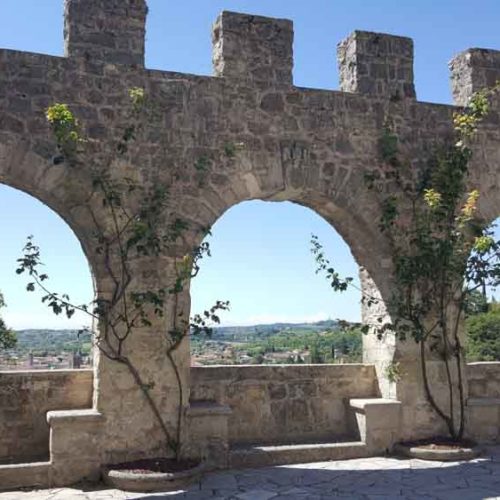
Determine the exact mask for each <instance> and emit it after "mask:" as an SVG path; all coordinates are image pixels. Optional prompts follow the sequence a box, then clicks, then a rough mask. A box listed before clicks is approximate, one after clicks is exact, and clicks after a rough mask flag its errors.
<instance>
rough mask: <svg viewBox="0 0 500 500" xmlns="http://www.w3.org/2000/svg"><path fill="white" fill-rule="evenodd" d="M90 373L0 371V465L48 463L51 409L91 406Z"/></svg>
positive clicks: (85, 371)
mask: <svg viewBox="0 0 500 500" xmlns="http://www.w3.org/2000/svg"><path fill="white" fill-rule="evenodd" d="M92 378H93V373H92V370H54V371H30V372H0V463H2V462H8V461H14V462H26V461H30V462H33V461H38V460H41V459H45V460H47V458H48V455H49V426H48V424H47V418H46V413H47V412H48V411H50V410H72V409H78V408H91V407H92Z"/></svg>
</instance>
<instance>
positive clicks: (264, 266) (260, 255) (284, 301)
mask: <svg viewBox="0 0 500 500" xmlns="http://www.w3.org/2000/svg"><path fill="white" fill-rule="evenodd" d="M312 235H316V236H317V237H318V241H319V242H321V244H322V245H323V247H324V253H325V256H326V257H327V258H328V259H329V260H330V262H331V265H332V266H333V267H334V268H335V270H336V271H337V272H338V273H339V275H340V276H342V277H352V278H353V283H352V285H353V286H349V287H348V289H347V290H346V291H345V292H343V293H339V292H334V291H333V290H332V287H331V286H330V283H329V282H328V280H327V278H326V275H325V273H324V272H319V273H317V272H316V269H317V267H318V266H317V263H316V261H315V256H314V255H313V254H312V252H311V248H312V245H311V237H312ZM206 241H208V242H209V244H210V247H211V251H212V256H211V257H210V258H208V259H206V260H204V261H203V262H202V263H201V269H200V271H199V275H198V276H197V277H196V278H195V279H194V280H193V283H192V285H191V296H192V311H193V312H195V313H196V312H199V311H202V310H205V309H207V308H208V307H209V306H210V305H211V304H213V303H215V302H216V301H217V300H229V301H230V303H231V309H230V311H228V312H223V313H222V314H221V326H220V327H216V328H214V330H213V334H212V336H211V337H210V338H203V337H202V338H193V339H192V341H191V355H192V364H194V365H207V364H235V365H240V364H310V363H311V364H324V363H346V362H351V363H352V362H360V361H361V354H362V353H361V332H360V330H359V329H357V328H356V326H357V325H358V324H359V323H360V321H361V313H360V298H361V293H360V291H359V279H358V266H357V264H356V262H355V260H354V258H353V256H352V254H351V252H350V250H349V247H348V245H347V244H346V243H345V241H344V240H343V239H342V237H341V236H340V235H339V234H338V233H337V232H336V231H335V230H334V229H333V227H332V226H331V225H330V224H329V223H328V222H327V221H326V220H325V219H323V218H322V217H321V216H319V215H318V214H317V213H316V212H314V211H313V210H311V209H309V208H305V207H303V206H300V205H298V204H295V203H290V202H281V203H273V202H264V201H247V202H243V203H240V204H238V205H236V206H234V207H232V208H231V209H230V210H228V211H227V212H226V213H225V214H224V215H223V216H222V217H221V218H220V219H219V220H218V221H217V222H216V224H215V225H214V226H213V228H212V231H211V235H210V236H209V237H207V238H206Z"/></svg>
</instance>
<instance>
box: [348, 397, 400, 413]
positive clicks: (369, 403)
mask: <svg viewBox="0 0 500 500" xmlns="http://www.w3.org/2000/svg"><path fill="white" fill-rule="evenodd" d="M349 404H350V406H351V408H354V409H355V410H360V411H366V409H367V408H378V407H383V406H398V407H399V406H401V401H398V400H397V399H384V398H370V399H350V400H349Z"/></svg>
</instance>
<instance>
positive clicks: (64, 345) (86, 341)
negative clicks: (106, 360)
mask: <svg viewBox="0 0 500 500" xmlns="http://www.w3.org/2000/svg"><path fill="white" fill-rule="evenodd" d="M16 336H17V346H16V349H15V350H16V352H18V353H20V354H23V353H27V352H30V351H31V352H33V353H34V354H43V353H48V354H58V353H60V352H74V351H78V350H80V351H82V352H83V353H86V352H88V351H89V350H90V346H91V340H90V334H88V333H83V334H81V335H78V330H44V329H30V330H17V331H16Z"/></svg>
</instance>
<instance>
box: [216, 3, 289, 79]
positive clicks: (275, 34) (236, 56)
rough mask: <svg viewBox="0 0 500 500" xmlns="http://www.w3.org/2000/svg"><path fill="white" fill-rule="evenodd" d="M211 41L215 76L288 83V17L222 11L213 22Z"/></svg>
mask: <svg viewBox="0 0 500 500" xmlns="http://www.w3.org/2000/svg"><path fill="white" fill-rule="evenodd" d="M212 42H213V66H214V73H215V75H216V76H224V77H227V78H240V79H249V80H252V81H255V82H266V83H267V82H268V83H269V84H288V85H290V84H291V83H292V67H293V50H292V45H293V24H292V22H291V21H288V20H286V19H273V18H268V17H261V16H251V15H247V14H237V13H234V12H227V11H224V12H222V14H221V15H220V16H219V18H218V19H217V21H216V22H215V24H214V27H213V35H212Z"/></svg>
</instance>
